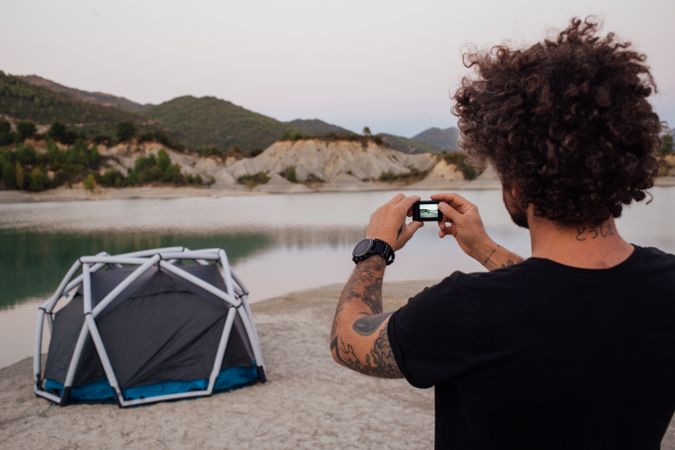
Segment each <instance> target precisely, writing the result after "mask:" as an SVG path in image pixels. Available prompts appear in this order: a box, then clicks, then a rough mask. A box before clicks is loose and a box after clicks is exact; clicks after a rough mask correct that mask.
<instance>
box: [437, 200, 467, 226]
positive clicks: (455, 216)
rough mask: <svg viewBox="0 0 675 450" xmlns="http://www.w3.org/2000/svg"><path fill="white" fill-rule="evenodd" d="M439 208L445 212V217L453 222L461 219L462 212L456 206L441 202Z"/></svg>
mask: <svg viewBox="0 0 675 450" xmlns="http://www.w3.org/2000/svg"><path fill="white" fill-rule="evenodd" d="M438 209H439V210H440V211H441V212H442V213H443V216H444V217H446V218H448V219H450V220H451V221H453V222H457V221H458V220H461V217H462V213H460V212H459V211H457V210H456V209H455V208H453V207H452V206H450V205H448V204H447V203H445V202H440V203H439V204H438Z"/></svg>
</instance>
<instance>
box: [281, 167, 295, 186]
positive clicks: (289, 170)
mask: <svg viewBox="0 0 675 450" xmlns="http://www.w3.org/2000/svg"><path fill="white" fill-rule="evenodd" d="M279 175H281V176H282V177H284V178H286V179H287V180H288V181H290V182H291V183H297V182H298V178H297V176H296V175H295V166H288V167H286V168H285V169H284V170H283V172H281V173H280V174H279Z"/></svg>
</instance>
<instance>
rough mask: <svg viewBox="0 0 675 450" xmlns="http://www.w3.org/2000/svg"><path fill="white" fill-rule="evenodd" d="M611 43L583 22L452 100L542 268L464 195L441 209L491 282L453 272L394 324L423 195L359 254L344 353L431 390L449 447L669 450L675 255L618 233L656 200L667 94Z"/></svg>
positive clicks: (489, 72)
mask: <svg viewBox="0 0 675 450" xmlns="http://www.w3.org/2000/svg"><path fill="white" fill-rule="evenodd" d="M597 33H598V25H597V24H595V23H593V22H592V21H590V20H586V21H581V20H577V19H574V20H572V21H571V23H570V25H569V27H568V28H567V29H566V30H564V31H563V32H561V33H560V34H559V35H558V37H557V39H555V40H546V41H544V42H543V43H539V44H536V45H534V46H532V47H530V48H527V49H525V50H512V49H509V48H506V47H496V48H495V49H493V50H492V52H491V53H476V54H470V55H467V65H468V66H473V67H475V68H476V69H477V73H478V76H477V78H476V79H474V80H468V79H465V80H463V83H462V86H461V88H460V89H459V90H458V92H457V93H456V95H455V99H456V101H457V106H456V107H455V113H456V114H457V115H458V116H459V128H460V131H461V132H462V143H463V146H464V148H465V149H467V150H468V152H469V153H470V154H472V155H473V156H474V157H477V158H479V159H482V160H487V162H489V163H491V164H492V165H493V166H494V167H495V169H496V171H497V172H498V173H499V176H500V180H501V183H502V188H503V189H502V192H503V198H504V203H505V206H506V208H507V210H508V212H509V214H510V215H511V217H512V218H513V221H514V222H515V223H516V224H517V225H519V226H521V227H526V228H528V229H529V232H530V236H531V243H532V256H531V257H530V258H527V259H525V260H523V259H522V258H521V257H519V256H518V255H515V254H514V253H512V252H510V251H509V250H507V249H506V248H504V247H501V246H499V245H497V244H496V243H495V242H493V241H492V240H491V239H490V237H489V236H488V235H487V234H486V232H485V230H484V227H483V224H482V222H481V218H480V215H479V211H478V208H477V207H476V206H475V205H473V204H471V203H470V202H469V201H467V200H466V199H464V198H463V197H461V196H459V195H457V194H452V193H445V194H437V195H434V196H432V198H433V199H436V200H440V201H441V203H440V205H439V208H440V211H441V212H442V213H443V216H444V219H443V220H442V222H440V223H439V226H440V231H439V236H440V237H441V238H443V237H446V236H452V237H454V238H455V239H456V242H457V243H458V244H459V246H460V247H461V248H462V250H464V251H465V252H466V253H467V254H468V255H469V256H471V257H473V258H475V259H476V260H477V261H479V262H481V263H482V264H483V265H484V266H485V267H486V268H487V269H488V272H481V273H469V274H465V273H462V272H454V273H452V274H451V275H450V276H449V277H447V278H445V279H444V280H442V281H441V282H440V283H438V284H437V285H435V286H432V287H429V288H426V289H425V290H423V291H422V292H420V293H419V294H417V295H416V296H415V297H413V298H412V299H410V301H409V302H408V303H407V304H406V305H405V306H403V307H402V308H400V309H399V310H398V311H396V312H393V313H385V312H383V310H382V291H381V288H382V277H383V275H384V271H385V267H386V265H387V264H388V263H390V262H392V261H393V252H395V251H397V250H399V249H400V248H402V247H403V246H404V245H405V244H406V242H407V241H408V240H409V239H410V238H412V236H413V235H414V234H415V232H416V231H417V230H418V229H419V228H420V227H421V226H422V224H421V223H419V222H411V223H409V224H407V225H406V224H405V223H406V222H405V221H406V216H407V215H408V214H409V211H410V208H411V206H412V205H413V203H414V202H415V201H417V200H419V197H416V196H411V197H405V196H404V195H403V194H398V195H396V196H395V197H394V198H392V199H391V200H390V201H389V202H387V203H386V204H384V205H382V206H381V207H380V208H378V209H377V210H376V211H375V213H374V214H373V215H372V216H371V218H370V223H369V224H368V227H367V231H366V236H367V238H369V239H370V240H364V241H362V242H360V243H359V244H358V245H357V246H356V248H355V250H354V260H355V262H356V268H355V270H354V273H353V274H352V276H351V277H350V279H349V281H348V282H347V284H346V286H345V288H344V290H343V292H342V294H341V297H340V300H339V303H338V306H337V311H336V314H335V319H334V323H333V329H332V333H331V343H330V346H331V352H332V355H333V357H334V359H335V360H336V361H337V362H338V363H340V364H342V365H344V366H347V367H349V368H351V369H354V370H356V371H358V372H361V373H364V374H367V375H373V376H379V377H390V378H397V377H399V378H400V377H405V378H406V379H407V381H408V382H409V383H411V384H412V385H413V386H416V387H420V388H428V387H432V386H433V387H434V388H435V403H436V440H435V442H436V448H450V449H518V450H527V449H537V450H542V449H575V450H579V449H658V448H659V445H660V441H661V439H662V437H663V435H664V432H665V430H666V428H667V426H668V423H669V422H670V419H671V416H672V414H673V408H674V407H675V256H674V255H671V254H667V253H664V252H662V251H660V250H658V249H656V248H647V247H641V246H639V245H636V244H631V243H628V242H626V241H625V240H624V239H623V238H622V237H621V235H620V233H619V231H618V229H617V227H616V225H615V222H614V219H615V218H617V217H619V216H620V215H621V210H622V206H623V205H624V204H629V203H630V202H631V201H632V200H637V201H639V200H642V199H644V198H645V189H648V188H650V187H651V186H652V185H653V178H654V176H655V172H656V169H657V162H656V159H655V158H654V156H653V152H654V150H655V149H656V148H657V147H658V144H659V138H658V134H659V131H660V123H659V119H658V117H657V116H656V114H655V113H654V112H653V111H652V108H651V106H650V104H649V103H648V101H647V100H646V98H647V97H648V96H649V95H650V94H651V92H652V89H653V88H654V87H655V86H654V84H653V81H652V79H651V76H650V73H649V70H648V68H647V67H646V66H645V65H644V60H645V58H644V56H643V55H641V54H639V53H636V52H634V51H632V50H631V48H630V44H627V43H622V42H616V41H615V38H614V36H613V34H609V35H607V36H605V37H599V36H597ZM664 226H668V225H666V224H664ZM383 448H386V443H383Z"/></svg>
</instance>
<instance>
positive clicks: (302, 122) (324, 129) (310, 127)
mask: <svg viewBox="0 0 675 450" xmlns="http://www.w3.org/2000/svg"><path fill="white" fill-rule="evenodd" d="M286 123H287V124H288V125H290V126H292V127H293V128H295V129H296V130H299V131H300V132H302V133H303V134H307V135H310V136H324V135H327V134H330V133H335V134H337V135H348V136H351V135H354V134H356V133H354V132H352V131H349V130H347V129H346V128H342V127H339V126H337V125H333V124H330V123H327V122H324V121H323V120H319V119H295V120H291V121H290V122H286Z"/></svg>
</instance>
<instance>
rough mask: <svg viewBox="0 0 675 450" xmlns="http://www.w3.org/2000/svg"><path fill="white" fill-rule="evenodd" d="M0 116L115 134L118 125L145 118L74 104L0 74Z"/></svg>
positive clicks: (19, 80) (71, 101) (59, 95)
mask: <svg viewBox="0 0 675 450" xmlns="http://www.w3.org/2000/svg"><path fill="white" fill-rule="evenodd" d="M0 114H2V115H5V116H9V117H12V118H15V119H19V120H28V121H31V122H34V123H37V124H45V125H47V124H51V123H52V122H55V121H58V122H63V123H66V124H69V125H73V126H77V128H79V129H80V130H81V131H83V132H84V133H86V134H98V133H103V134H109V135H114V133H115V130H116V128H117V124H118V123H120V122H127V121H133V122H136V123H140V122H142V121H144V120H145V119H144V118H143V117H140V116H138V115H136V114H133V113H130V112H126V111H121V110H119V109H116V108H111V107H107V106H101V105H96V104H92V103H87V102H81V101H77V100H76V99H74V98H73V97H71V96H69V95H66V94H59V93H55V92H52V91H50V90H49V89H46V88H43V87H39V86H34V85H32V84H29V83H27V82H25V81H23V80H22V79H21V78H19V77H15V76H12V75H8V74H5V73H4V72H2V71H0Z"/></svg>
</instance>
